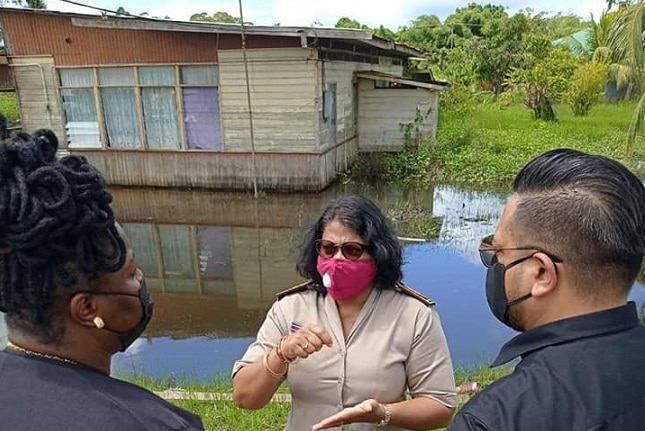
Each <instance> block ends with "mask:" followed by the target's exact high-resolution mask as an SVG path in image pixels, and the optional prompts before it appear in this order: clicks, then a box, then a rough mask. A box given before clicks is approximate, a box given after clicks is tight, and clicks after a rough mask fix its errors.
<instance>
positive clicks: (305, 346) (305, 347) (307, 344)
mask: <svg viewBox="0 0 645 431" xmlns="http://www.w3.org/2000/svg"><path fill="white" fill-rule="evenodd" d="M307 347H309V341H307V342H306V343H305V345H304V346H302V350H307Z"/></svg>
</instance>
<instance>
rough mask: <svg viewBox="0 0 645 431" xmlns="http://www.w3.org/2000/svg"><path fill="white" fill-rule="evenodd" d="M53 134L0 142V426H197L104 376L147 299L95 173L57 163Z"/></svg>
mask: <svg viewBox="0 0 645 431" xmlns="http://www.w3.org/2000/svg"><path fill="white" fill-rule="evenodd" d="M57 148H58V140H57V138H56V136H55V135H54V133H53V132H51V131H49V130H39V131H37V132H35V133H34V134H33V135H32V136H29V135H27V134H24V133H23V134H18V135H15V136H14V137H13V139H12V143H10V144H7V145H3V144H0V311H2V312H4V313H5V317H6V323H7V327H8V331H9V343H8V344H7V348H6V349H5V350H4V351H1V352H0V406H1V407H0V428H1V429H6V430H12V431H13V430H21V431H22V430H25V431H31V430H34V431H35V430H48V431H59V430H60V431H62V430H66V431H70V430H71V431H75V430H88V429H91V430H93V431H99V430H101V431H107V430H119V431H144V430H155V431H157V430H162V431H165V430H203V426H202V423H201V420H200V419H199V418H198V417H197V416H195V415H193V414H191V413H188V412H186V411H184V410H181V409H179V408H177V407H174V406H172V405H171V404H169V403H167V402H166V401H164V400H162V399H161V398H159V397H157V396H156V395H154V394H152V393H151V392H148V391H146V390H145V389H142V388H140V387H138V386H134V385H131V384H129V383H126V382H123V381H120V380H117V379H113V378H111V377H109V373H110V360H111V357H112V355H113V354H114V353H116V352H117V351H124V350H125V349H127V348H128V346H130V345H131V344H132V342H134V340H135V339H137V338H138V337H139V335H141V333H142V332H143V330H144V329H145V327H146V325H147V324H148V322H149V321H150V318H151V317H152V308H153V303H152V300H151V298H150V295H149V294H148V291H147V289H146V285H145V281H144V278H143V273H142V272H141V270H140V269H139V268H138V267H137V265H136V263H135V260H134V254H133V252H132V250H131V249H130V246H129V244H128V241H127V238H126V237H125V234H124V232H123V230H122V229H121V228H120V226H119V225H118V224H116V222H115V220H114V215H113V212H112V209H111V208H110V206H109V204H110V202H111V200H112V196H111V195H110V193H109V192H108V191H107V190H106V187H105V184H104V181H103V178H102V176H101V174H100V173H99V171H98V170H97V169H96V168H95V167H94V166H92V165H91V164H89V163H88V162H87V160H86V159H85V158H84V157H80V156H67V157H64V158H62V159H60V160H57V159H56V150H57Z"/></svg>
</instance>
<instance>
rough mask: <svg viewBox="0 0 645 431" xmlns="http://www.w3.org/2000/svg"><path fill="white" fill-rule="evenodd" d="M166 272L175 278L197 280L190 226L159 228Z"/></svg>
mask: <svg viewBox="0 0 645 431" xmlns="http://www.w3.org/2000/svg"><path fill="white" fill-rule="evenodd" d="M159 236H160V237H161V250H162V254H163V264H164V272H165V275H166V276H170V277H174V278H190V279H192V278H195V272H194V271H193V259H192V247H191V246H190V229H189V228H188V226H174V225H165V226H163V225H162V226H159Z"/></svg>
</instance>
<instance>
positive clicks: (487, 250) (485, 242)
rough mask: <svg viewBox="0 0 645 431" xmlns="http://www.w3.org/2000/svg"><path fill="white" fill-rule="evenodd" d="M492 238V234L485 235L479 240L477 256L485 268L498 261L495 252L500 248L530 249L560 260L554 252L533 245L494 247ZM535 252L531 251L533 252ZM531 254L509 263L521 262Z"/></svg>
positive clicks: (556, 260)
mask: <svg viewBox="0 0 645 431" xmlns="http://www.w3.org/2000/svg"><path fill="white" fill-rule="evenodd" d="M493 238H494V235H488V236H485V237H484V238H483V239H482V241H481V245H480V246H479V258H480V259H481V261H482V263H483V264H484V266H485V267H487V268H490V267H491V266H493V265H495V264H496V263H498V261H497V253H498V252H500V251H502V250H531V251H533V252H535V253H544V254H546V255H547V256H549V258H550V259H551V260H552V261H553V262H554V263H560V262H562V259H560V258H559V257H557V256H555V255H554V254H551V253H549V252H547V251H545V250H543V249H541V248H540V247H534V246H524V247H495V246H494V245H493ZM535 253H533V254H535ZM533 254H531V255H529V256H527V257H525V258H522V259H518V260H516V261H515V262H512V263H511V264H509V265H514V264H517V263H520V262H522V261H524V260H527V259H530V258H531V256H533ZM509 265H507V266H509Z"/></svg>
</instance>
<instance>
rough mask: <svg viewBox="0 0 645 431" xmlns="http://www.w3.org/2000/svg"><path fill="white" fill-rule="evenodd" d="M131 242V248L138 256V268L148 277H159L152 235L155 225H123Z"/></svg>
mask: <svg viewBox="0 0 645 431" xmlns="http://www.w3.org/2000/svg"><path fill="white" fill-rule="evenodd" d="M121 226H122V227H123V230H124V231H125V234H126V236H127V237H128V239H129V240H130V246H131V247H132V250H134V253H135V255H136V262H137V266H138V267H139V268H141V271H143V275H144V276H146V277H155V278H156V277H159V268H158V267H157V253H156V252H155V241H154V237H153V234H152V229H153V225H151V224H139V223H123V224H122V225H121Z"/></svg>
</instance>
